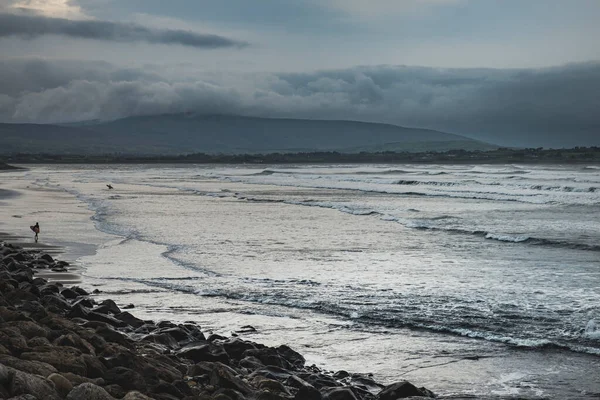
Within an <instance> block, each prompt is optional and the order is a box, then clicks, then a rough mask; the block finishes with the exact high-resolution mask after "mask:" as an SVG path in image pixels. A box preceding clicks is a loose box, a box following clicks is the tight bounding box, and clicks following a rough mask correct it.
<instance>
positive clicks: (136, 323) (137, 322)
mask: <svg viewBox="0 0 600 400" xmlns="http://www.w3.org/2000/svg"><path fill="white" fill-rule="evenodd" d="M115 318H116V319H118V320H119V321H123V322H125V323H126V324H127V325H130V326H132V327H134V328H139V327H141V326H142V325H144V324H145V322H144V321H143V320H141V319H139V318H136V317H134V316H133V315H132V314H131V313H129V312H127V311H124V312H122V313H118V314H115Z"/></svg>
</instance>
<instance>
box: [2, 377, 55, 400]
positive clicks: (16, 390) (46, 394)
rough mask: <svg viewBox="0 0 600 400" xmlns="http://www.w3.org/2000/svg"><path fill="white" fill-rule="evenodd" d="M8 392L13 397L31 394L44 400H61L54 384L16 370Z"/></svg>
mask: <svg viewBox="0 0 600 400" xmlns="http://www.w3.org/2000/svg"><path fill="white" fill-rule="evenodd" d="M8 391H9V393H10V395H11V396H20V395H26V394H30V395H33V396H36V397H37V398H40V399H44V400H59V399H60V398H61V397H60V396H59V394H58V393H57V392H56V390H54V384H53V383H52V382H51V381H49V380H47V379H44V378H42V377H41V376H38V375H33V374H28V373H25V372H21V371H17V370H14V375H13V377H12V379H11V382H10V385H9V388H8Z"/></svg>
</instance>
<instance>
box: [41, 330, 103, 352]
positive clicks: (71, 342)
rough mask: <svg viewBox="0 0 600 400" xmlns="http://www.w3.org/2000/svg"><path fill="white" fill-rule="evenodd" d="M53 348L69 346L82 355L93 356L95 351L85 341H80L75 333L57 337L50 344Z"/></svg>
mask: <svg viewBox="0 0 600 400" xmlns="http://www.w3.org/2000/svg"><path fill="white" fill-rule="evenodd" d="M52 343H53V344H54V345H55V346H70V347H75V348H76V349H78V350H80V351H81V352H82V353H84V354H92V355H95V354H96V351H95V350H94V346H92V345H91V344H90V343H88V341H87V340H85V339H82V338H81V337H79V335H77V334H76V333H68V334H66V335H62V336H59V337H58V338H56V339H54V341H53V342H52Z"/></svg>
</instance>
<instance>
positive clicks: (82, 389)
mask: <svg viewBox="0 0 600 400" xmlns="http://www.w3.org/2000/svg"><path fill="white" fill-rule="evenodd" d="M66 399H67V400H115V398H114V397H112V396H111V395H110V394H108V392H107V391H106V390H104V389H103V388H101V387H100V386H96V385H94V384H93V383H82V384H81V385H79V386H76V387H74V388H73V390H71V392H70V393H69V394H68V395H67V397H66Z"/></svg>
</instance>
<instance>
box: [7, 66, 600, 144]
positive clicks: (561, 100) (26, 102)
mask: <svg viewBox="0 0 600 400" xmlns="http://www.w3.org/2000/svg"><path fill="white" fill-rule="evenodd" d="M599 88H600V63H585V64H573V65H566V66H562V67H555V68H544V69H509V70H499V69H437V68H425V67H402V66H377V67H355V68H349V69H344V70H331V71H318V72H313V73H300V74H281V73H280V74H277V73H254V74H233V73H225V72H219V73H215V74H211V73H207V72H205V71H201V70H195V69H194V68H193V67H191V66H189V65H179V66H178V65H172V66H169V67H168V68H167V67H159V66H146V67H144V68H139V69H136V68H128V69H121V68H117V67H115V66H112V65H110V64H106V63H99V64H98V63H91V62H75V61H62V62H57V61H45V60H39V59H37V60H6V61H4V62H0V93H1V94H0V119H1V120H2V121H23V122H64V121H72V120H84V119H95V118H101V119H102V118H104V119H112V118H120V117H124V116H129V115H147V114H158V113H174V112H184V111H196V112H204V113H235V114H246V115H256V116H264V117H297V118H317V119H353V120H363V121H373V122H386V123H392V124H398V125H404V126H414V127H425V128H432V129H438V130H443V131H450V132H454V133H462V134H466V135H468V136H471V137H474V138H478V139H483V140H488V141H492V142H496V143H500V144H505V145H525V146H575V145H600V117H599V116H598V112H597V110H599V109H600V96H598V90H599Z"/></svg>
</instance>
